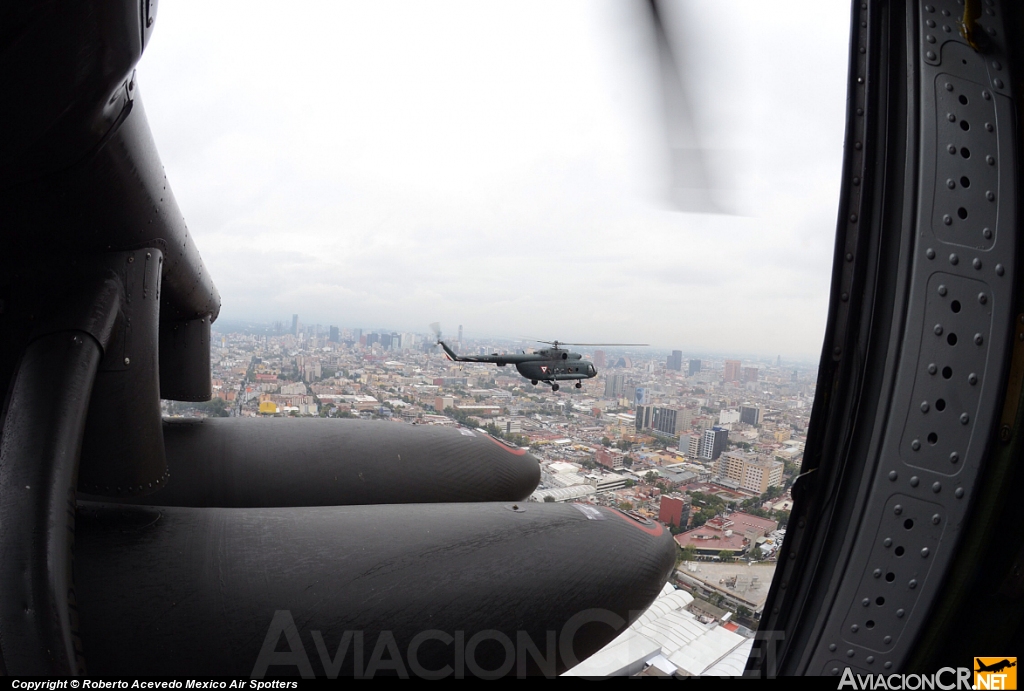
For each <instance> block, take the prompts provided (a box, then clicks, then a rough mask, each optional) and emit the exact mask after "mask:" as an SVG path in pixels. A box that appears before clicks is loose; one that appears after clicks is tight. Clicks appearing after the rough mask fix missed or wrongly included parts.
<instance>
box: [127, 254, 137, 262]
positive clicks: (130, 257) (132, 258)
mask: <svg viewBox="0 0 1024 691" xmlns="http://www.w3.org/2000/svg"><path fill="white" fill-rule="evenodd" d="M134 261H135V255H129V256H128V263H129V264H131V263H132V262H134Z"/></svg>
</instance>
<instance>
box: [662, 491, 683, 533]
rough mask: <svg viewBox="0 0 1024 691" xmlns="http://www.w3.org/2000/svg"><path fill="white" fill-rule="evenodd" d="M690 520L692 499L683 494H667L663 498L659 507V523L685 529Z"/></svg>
mask: <svg viewBox="0 0 1024 691" xmlns="http://www.w3.org/2000/svg"><path fill="white" fill-rule="evenodd" d="M689 520H690V497H689V496H683V495H681V494H666V495H663V496H662V497H661V505H660V506H659V507H658V522H659V523H661V524H662V525H674V526H676V527H677V528H685V527H686V524H687V522H689Z"/></svg>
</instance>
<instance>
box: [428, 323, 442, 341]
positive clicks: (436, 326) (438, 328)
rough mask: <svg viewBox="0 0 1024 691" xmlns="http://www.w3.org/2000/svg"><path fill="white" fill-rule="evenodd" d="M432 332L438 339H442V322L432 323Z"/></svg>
mask: <svg viewBox="0 0 1024 691" xmlns="http://www.w3.org/2000/svg"><path fill="white" fill-rule="evenodd" d="M430 330H431V331H433V332H434V335H435V336H437V337H438V339H440V338H441V323H440V322H431V324H430Z"/></svg>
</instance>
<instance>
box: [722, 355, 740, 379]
mask: <svg viewBox="0 0 1024 691" xmlns="http://www.w3.org/2000/svg"><path fill="white" fill-rule="evenodd" d="M739 380H740V361H739V360H726V361H725V381H739Z"/></svg>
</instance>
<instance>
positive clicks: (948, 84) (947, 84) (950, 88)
mask: <svg viewBox="0 0 1024 691" xmlns="http://www.w3.org/2000/svg"><path fill="white" fill-rule="evenodd" d="M952 90H953V85H952V84H950V83H949V82H946V91H952Z"/></svg>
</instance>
